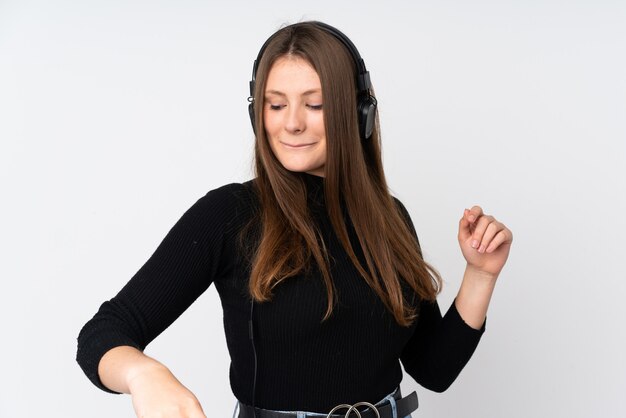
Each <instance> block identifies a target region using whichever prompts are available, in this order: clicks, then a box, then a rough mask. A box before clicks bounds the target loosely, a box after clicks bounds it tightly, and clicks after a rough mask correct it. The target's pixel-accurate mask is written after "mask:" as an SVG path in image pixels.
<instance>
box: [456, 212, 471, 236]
mask: <svg viewBox="0 0 626 418" xmlns="http://www.w3.org/2000/svg"><path fill="white" fill-rule="evenodd" d="M469 215H470V210H469V209H465V211H463V216H462V217H461V219H460V220H459V241H467V240H468V239H470V238H471V236H472V231H471V229H470V226H471V222H470V221H469V219H468V217H469Z"/></svg>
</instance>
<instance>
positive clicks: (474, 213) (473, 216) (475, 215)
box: [467, 206, 483, 223]
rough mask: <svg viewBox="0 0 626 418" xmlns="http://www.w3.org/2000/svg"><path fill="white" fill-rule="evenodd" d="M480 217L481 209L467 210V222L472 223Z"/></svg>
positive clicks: (478, 207)
mask: <svg viewBox="0 0 626 418" xmlns="http://www.w3.org/2000/svg"><path fill="white" fill-rule="evenodd" d="M481 216H483V208H481V207H480V206H472V208H471V209H470V210H469V214H468V217H467V220H468V221H469V222H470V223H474V222H476V220H477V219H479V218H480V217H481Z"/></svg>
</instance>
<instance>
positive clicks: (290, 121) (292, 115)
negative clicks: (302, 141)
mask: <svg viewBox="0 0 626 418" xmlns="http://www.w3.org/2000/svg"><path fill="white" fill-rule="evenodd" d="M305 129H306V120H305V114H304V109H301V108H300V107H299V106H289V107H287V112H285V130H286V131H287V132H289V133H291V134H294V135H296V134H299V133H301V132H303V131H304V130H305Z"/></svg>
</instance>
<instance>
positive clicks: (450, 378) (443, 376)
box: [396, 199, 485, 392]
mask: <svg viewBox="0 0 626 418" xmlns="http://www.w3.org/2000/svg"><path fill="white" fill-rule="evenodd" d="M396 204H397V205H398V208H399V210H400V212H401V213H402V215H403V216H404V218H405V219H406V221H407V224H408V226H409V228H410V229H411V231H412V232H413V235H414V236H415V238H416V239H417V233H416V231H415V227H414V225H413V222H412V221H411V217H410V216H409V213H408V211H407V210H406V208H405V207H404V205H403V204H402V203H401V202H400V201H399V200H397V199H396ZM418 245H419V242H418ZM416 320H417V325H416V327H415V330H414V332H413V335H412V336H411V338H410V339H409V341H408V343H407V344H406V346H405V347H404V349H403V351H402V354H401V356H400V361H401V362H402V365H403V366H404V370H405V371H406V372H407V373H408V374H409V375H410V376H411V377H412V378H413V379H415V381H416V382H417V383H419V384H420V385H422V386H423V387H425V388H427V389H430V390H433V391H435V392H443V391H444V390H446V389H447V388H448V387H450V385H451V384H452V383H453V382H454V381H455V380H456V378H457V377H458V375H459V374H460V373H461V370H463V368H464V367H465V365H466V364H467V362H468V361H469V359H470V358H471V357H472V354H473V353H474V351H475V350H476V347H477V346H478V343H479V341H480V338H481V336H482V334H483V333H484V332H485V323H483V326H482V327H481V329H479V330H476V329H474V328H472V327H470V326H469V325H467V324H466V323H465V321H463V318H461V315H460V314H459V312H458V311H457V309H456V305H455V303H454V302H453V303H452V305H451V306H450V308H449V309H448V311H447V312H446V314H445V316H443V317H442V316H441V311H440V309H439V305H438V303H437V302H436V301H434V302H429V301H422V302H421V303H420V307H419V311H418V318H417V319H416Z"/></svg>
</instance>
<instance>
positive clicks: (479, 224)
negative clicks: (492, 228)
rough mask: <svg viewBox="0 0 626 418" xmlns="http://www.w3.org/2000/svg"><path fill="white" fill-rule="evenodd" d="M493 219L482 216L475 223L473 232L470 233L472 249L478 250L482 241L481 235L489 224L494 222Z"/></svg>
mask: <svg viewBox="0 0 626 418" xmlns="http://www.w3.org/2000/svg"><path fill="white" fill-rule="evenodd" d="M494 221H495V218H494V217H493V216H489V215H483V216H481V217H480V218H478V221H476V224H475V228H474V232H473V233H472V242H471V246H472V248H475V249H478V248H479V247H480V242H481V241H482V240H483V235H485V231H486V230H487V227H488V226H489V224H490V223H492V222H494Z"/></svg>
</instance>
